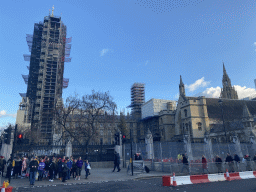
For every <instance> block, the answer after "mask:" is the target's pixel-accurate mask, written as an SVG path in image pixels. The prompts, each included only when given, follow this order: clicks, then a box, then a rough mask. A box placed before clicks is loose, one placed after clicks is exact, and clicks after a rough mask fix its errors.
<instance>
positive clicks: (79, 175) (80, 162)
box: [75, 157, 83, 180]
mask: <svg viewBox="0 0 256 192" xmlns="http://www.w3.org/2000/svg"><path fill="white" fill-rule="evenodd" d="M76 166H77V169H76V178H75V180H80V177H81V170H82V167H83V160H82V158H81V157H79V159H78V160H77V162H76Z"/></svg>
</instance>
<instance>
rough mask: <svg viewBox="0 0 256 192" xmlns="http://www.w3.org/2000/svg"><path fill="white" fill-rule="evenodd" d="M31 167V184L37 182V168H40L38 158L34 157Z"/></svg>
mask: <svg viewBox="0 0 256 192" xmlns="http://www.w3.org/2000/svg"><path fill="white" fill-rule="evenodd" d="M29 169H30V174H29V177H30V185H34V183H35V176H36V173H37V169H38V162H37V160H35V158H34V157H33V158H32V161H31V162H30V163H29Z"/></svg>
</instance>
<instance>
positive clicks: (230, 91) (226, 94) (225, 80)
mask: <svg viewBox="0 0 256 192" xmlns="http://www.w3.org/2000/svg"><path fill="white" fill-rule="evenodd" d="M222 86H223V88H222V89H221V94H220V97H221V98H225V99H238V95H237V92H236V90H235V88H234V87H232V86H231V80H230V78H229V76H228V74H227V71H226V68H225V65H224V63H223V77H222Z"/></svg>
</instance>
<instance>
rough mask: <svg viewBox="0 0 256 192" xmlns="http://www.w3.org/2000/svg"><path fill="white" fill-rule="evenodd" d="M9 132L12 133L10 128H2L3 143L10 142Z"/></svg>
mask: <svg viewBox="0 0 256 192" xmlns="http://www.w3.org/2000/svg"><path fill="white" fill-rule="evenodd" d="M11 134H12V128H10V127H9V128H7V129H5V130H4V143H6V144H10V143H11Z"/></svg>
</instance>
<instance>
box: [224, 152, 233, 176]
mask: <svg viewBox="0 0 256 192" xmlns="http://www.w3.org/2000/svg"><path fill="white" fill-rule="evenodd" d="M226 163H228V167H229V172H234V163H233V158H232V157H231V155H230V154H229V153H227V157H226Z"/></svg>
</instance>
